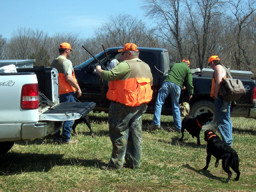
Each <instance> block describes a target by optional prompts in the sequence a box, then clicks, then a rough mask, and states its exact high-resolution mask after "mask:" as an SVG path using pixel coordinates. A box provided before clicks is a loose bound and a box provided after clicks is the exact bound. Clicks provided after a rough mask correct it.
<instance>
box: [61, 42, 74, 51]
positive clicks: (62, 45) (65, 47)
mask: <svg viewBox="0 0 256 192" xmlns="http://www.w3.org/2000/svg"><path fill="white" fill-rule="evenodd" d="M60 49H70V50H72V49H71V45H70V44H69V43H67V42H63V43H61V44H60Z"/></svg>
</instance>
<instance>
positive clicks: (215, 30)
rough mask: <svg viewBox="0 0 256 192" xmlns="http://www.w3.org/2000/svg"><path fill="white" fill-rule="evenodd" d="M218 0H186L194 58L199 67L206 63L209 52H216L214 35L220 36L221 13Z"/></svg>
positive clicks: (221, 3) (220, 2)
mask: <svg viewBox="0 0 256 192" xmlns="http://www.w3.org/2000/svg"><path fill="white" fill-rule="evenodd" d="M221 5H222V6H223V2H222V1H219V0H191V1H190V0H186V6H187V10H188V15H189V17H188V25H187V26H188V27H187V30H188V31H190V33H191V38H190V42H192V43H193V49H194V52H195V55H194V56H195V58H196V61H197V62H198V64H199V66H200V68H203V67H204V65H205V64H207V59H208V57H209V55H210V54H217V53H216V52H217V51H218V50H217V49H216V39H217V38H216V36H220V35H221V33H220V28H219V21H220V20H221V13H220V12H219V10H220V9H219V7H220V6H221Z"/></svg>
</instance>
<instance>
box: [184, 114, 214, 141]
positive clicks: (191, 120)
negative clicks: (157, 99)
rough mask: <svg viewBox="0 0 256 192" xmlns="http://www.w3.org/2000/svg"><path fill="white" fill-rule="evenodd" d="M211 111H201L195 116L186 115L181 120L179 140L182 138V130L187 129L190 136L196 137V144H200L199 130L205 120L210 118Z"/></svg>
mask: <svg viewBox="0 0 256 192" xmlns="http://www.w3.org/2000/svg"><path fill="white" fill-rule="evenodd" d="M212 117H213V115H212V113H210V112H206V113H202V114H200V115H198V116H196V117H190V116H186V117H184V119H183V120H182V127H181V134H182V135H181V138H180V141H182V140H183V137H184V131H185V130H187V131H188V132H189V133H190V134H191V135H192V137H196V138H197V144H198V145H200V131H201V129H202V126H203V125H205V124H206V123H207V122H209V121H211V120H212Z"/></svg>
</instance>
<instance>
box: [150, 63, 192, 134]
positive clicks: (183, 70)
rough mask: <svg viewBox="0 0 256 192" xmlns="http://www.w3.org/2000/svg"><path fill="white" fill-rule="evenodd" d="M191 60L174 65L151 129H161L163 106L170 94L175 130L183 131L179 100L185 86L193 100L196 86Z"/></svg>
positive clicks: (157, 106)
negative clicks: (193, 79) (194, 84)
mask: <svg viewBox="0 0 256 192" xmlns="http://www.w3.org/2000/svg"><path fill="white" fill-rule="evenodd" d="M189 66H190V62H189V60H186V59H183V60H182V62H181V63H175V64H173V65H172V67H171V70H170V72H169V74H168V76H167V77H166V79H165V80H164V82H163V84H162V86H161V88H160V89H159V91H158V95H157V98H156V103H155V112H154V117H153V122H152V127H151V129H160V128H161V125H160V118H161V112H162V105H163V104H164V102H165V99H166V98H167V96H168V95H169V94H170V95H171V102H172V115H173V120H174V129H175V130H176V131H178V132H180V131H181V115H180V108H179V99H180V94H181V90H182V88H183V86H184V85H185V87H186V88H187V89H188V93H189V99H191V98H192V95H193V93H194V86H193V81H192V73H191V70H190V68H189Z"/></svg>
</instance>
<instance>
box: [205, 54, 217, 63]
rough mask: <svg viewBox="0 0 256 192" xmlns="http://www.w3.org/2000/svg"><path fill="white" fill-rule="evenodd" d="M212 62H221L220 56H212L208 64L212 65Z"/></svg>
mask: <svg viewBox="0 0 256 192" xmlns="http://www.w3.org/2000/svg"><path fill="white" fill-rule="evenodd" d="M212 61H220V58H219V56H218V55H212V56H211V57H210V58H209V61H208V63H211V62H212Z"/></svg>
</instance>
